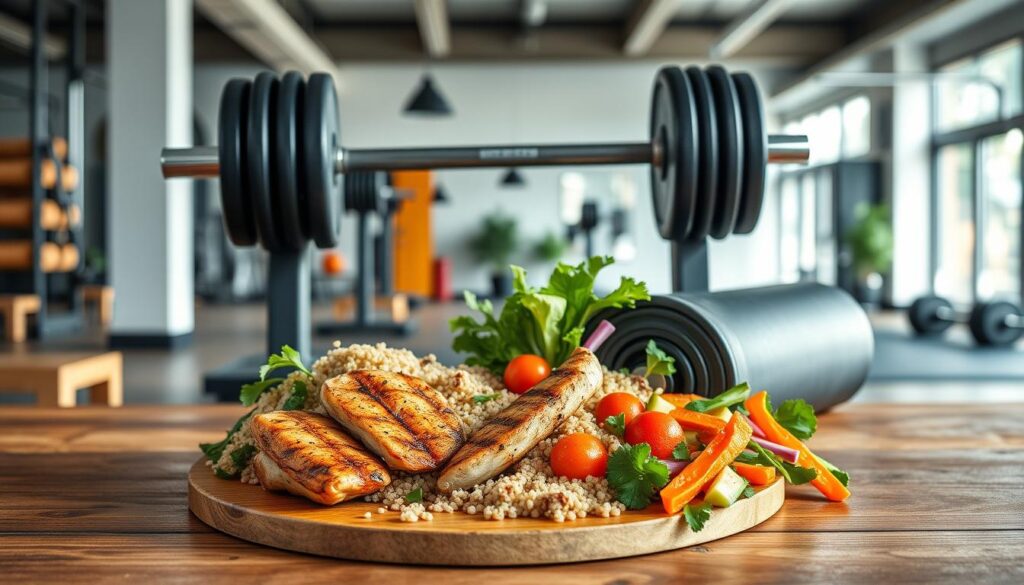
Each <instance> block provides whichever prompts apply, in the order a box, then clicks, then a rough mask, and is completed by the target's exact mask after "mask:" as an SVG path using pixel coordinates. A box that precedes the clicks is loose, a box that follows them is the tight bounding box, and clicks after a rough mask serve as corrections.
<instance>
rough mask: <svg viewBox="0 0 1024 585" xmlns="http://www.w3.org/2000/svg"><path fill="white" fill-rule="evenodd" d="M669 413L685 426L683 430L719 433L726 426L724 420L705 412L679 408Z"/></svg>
mask: <svg viewBox="0 0 1024 585" xmlns="http://www.w3.org/2000/svg"><path fill="white" fill-rule="evenodd" d="M668 415H669V416H671V417H672V418H674V419H676V422H678V423H679V426H681V427H683V430H686V431H697V432H698V433H712V434H717V433H720V432H722V429H724V428H725V421H724V420H722V419H720V418H718V417H716V416H711V415H710V414H704V413H703V412H695V411H693V410H686V409H685V408H677V409H675V410H673V411H672V412H670V413H668Z"/></svg>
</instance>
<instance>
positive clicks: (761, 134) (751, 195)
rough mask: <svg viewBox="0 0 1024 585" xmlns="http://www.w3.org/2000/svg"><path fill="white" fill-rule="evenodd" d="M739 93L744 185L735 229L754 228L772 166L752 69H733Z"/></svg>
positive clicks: (740, 230)
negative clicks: (766, 176)
mask: <svg viewBox="0 0 1024 585" xmlns="http://www.w3.org/2000/svg"><path fill="white" fill-rule="evenodd" d="M732 80H733V83H734V84H735V86H736V97H738V98H739V105H740V114H741V115H742V120H743V166H744V167H745V168H744V171H743V187H742V190H741V193H742V194H741V196H740V207H739V213H737V215H736V228H735V229H734V230H733V233H737V234H749V233H750V232H752V231H754V227H755V226H756V225H757V219H758V217H760V215H761V206H762V204H763V203H764V180H765V172H766V170H767V168H768V135H767V134H766V133H765V127H764V103H763V102H762V101H761V94H760V93H759V92H758V90H757V83H756V82H754V78H753V77H751V76H750V74H749V73H733V74H732Z"/></svg>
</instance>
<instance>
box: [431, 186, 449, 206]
mask: <svg viewBox="0 0 1024 585" xmlns="http://www.w3.org/2000/svg"><path fill="white" fill-rule="evenodd" d="M449 201H451V200H450V199H449V198H448V191H446V190H445V188H444V185H442V184H441V183H438V184H437V187H434V198H433V203H441V204H446V203H448V202H449Z"/></svg>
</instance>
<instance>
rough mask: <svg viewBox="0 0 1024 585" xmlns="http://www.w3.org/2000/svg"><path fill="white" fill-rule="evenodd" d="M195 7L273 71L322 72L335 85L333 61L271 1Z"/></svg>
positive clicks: (215, 1) (206, 0) (213, 1)
mask: <svg viewBox="0 0 1024 585" xmlns="http://www.w3.org/2000/svg"><path fill="white" fill-rule="evenodd" d="M196 7H197V8H198V9H199V10H201V11H202V13H203V15H204V16H206V18H207V19H209V20H210V21H211V22H213V23H214V24H215V25H217V27H219V28H220V29H221V30H223V31H224V33H225V34H227V35H228V36H230V37H231V38H232V39H234V40H235V42H237V43H238V44H239V45H241V46H242V47H244V48H245V49H246V50H248V51H249V52H251V53H252V54H253V55H254V56H255V57H256V58H257V59H259V60H260V61H262V62H264V63H266V64H267V65H269V66H270V67H272V68H273V69H274V70H276V71H287V70H289V69H296V70H298V71H301V72H303V73H306V74H309V73H313V72H315V71H322V72H324V73H328V74H330V75H332V76H333V77H334V82H335V83H336V84H337V83H339V81H340V79H341V76H340V74H339V73H338V69H337V66H336V65H335V63H334V59H332V58H331V57H330V55H328V54H327V52H326V51H324V50H323V48H322V47H321V46H320V45H319V44H318V43H317V42H316V41H315V40H313V38H312V37H311V36H310V35H309V34H307V33H306V31H305V30H303V29H302V27H300V26H299V25H298V23H297V22H295V19H293V18H292V17H291V15H289V14H288V12H287V11H286V10H285V9H284V8H282V7H281V5H280V4H278V3H277V2H275V1H274V0H196Z"/></svg>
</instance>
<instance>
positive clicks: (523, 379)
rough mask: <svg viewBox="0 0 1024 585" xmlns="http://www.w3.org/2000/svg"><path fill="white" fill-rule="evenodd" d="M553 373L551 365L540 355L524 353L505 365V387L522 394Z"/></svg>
mask: <svg viewBox="0 0 1024 585" xmlns="http://www.w3.org/2000/svg"><path fill="white" fill-rule="evenodd" d="M550 374H551V366H549V365H548V362H547V360H545V359H544V358H542V357H540V356H539V355H533V354H531V353H524V354H523V355H521V356H519V357H517V358H515V359H514V360H512V361H510V362H509V363H508V365H507V366H505V387H506V388H508V391H509V392H515V393H516V394H522V393H523V392H526V391H527V390H529V389H530V388H533V387H534V386H535V385H536V384H537V383H538V382H540V381H541V380H543V379H544V378H547V377H548V376H549V375H550Z"/></svg>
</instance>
